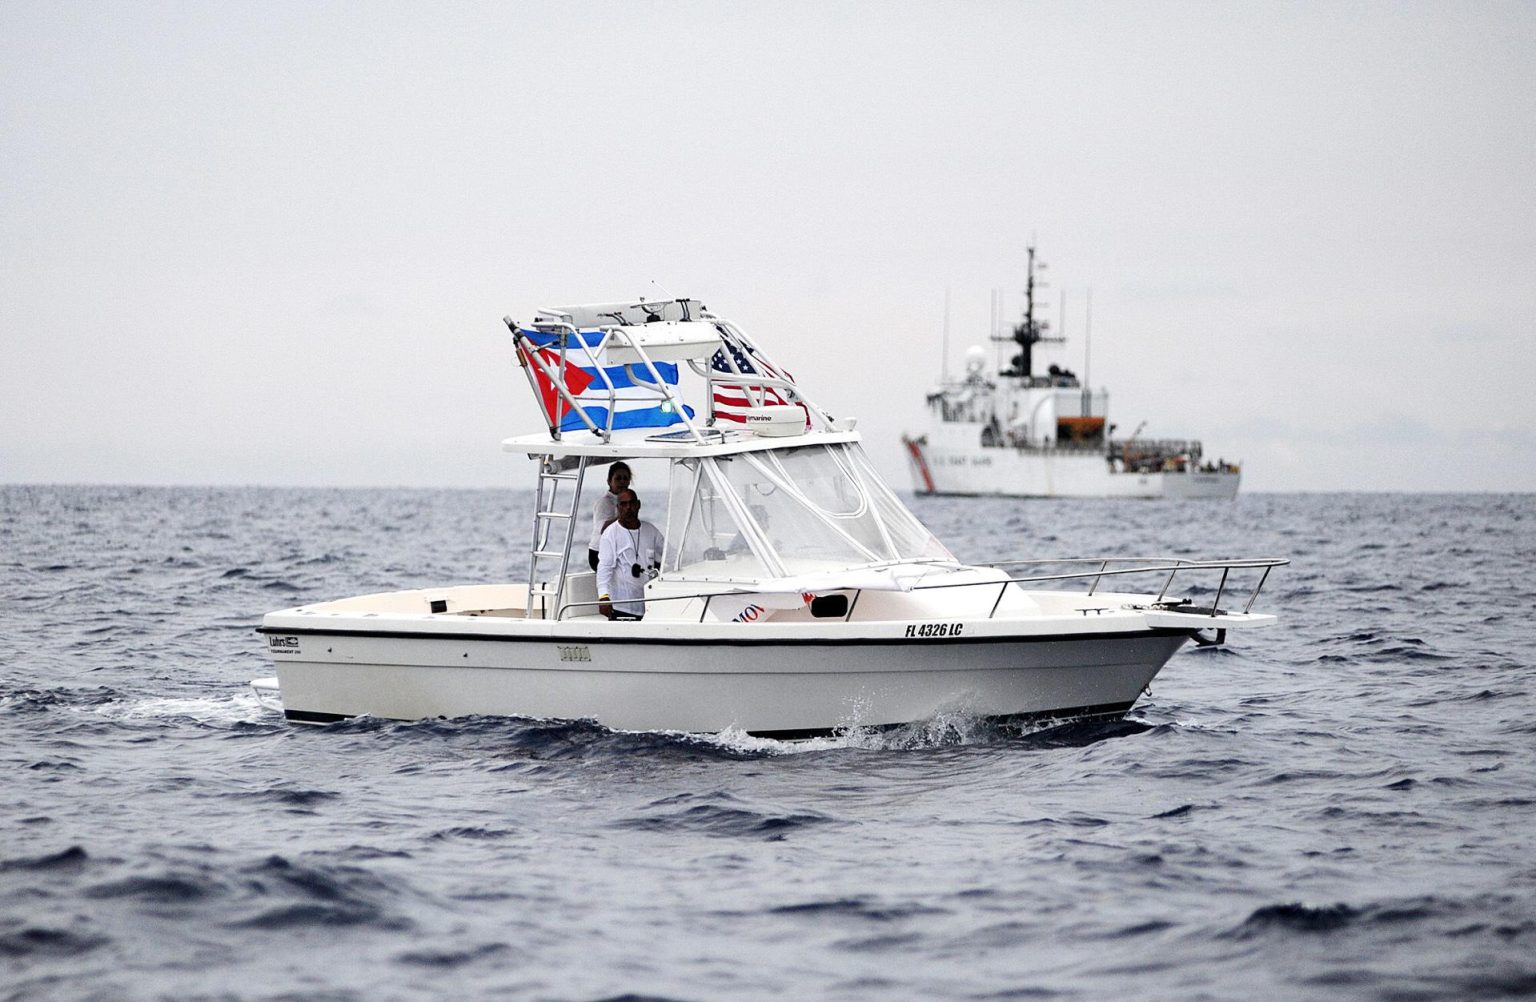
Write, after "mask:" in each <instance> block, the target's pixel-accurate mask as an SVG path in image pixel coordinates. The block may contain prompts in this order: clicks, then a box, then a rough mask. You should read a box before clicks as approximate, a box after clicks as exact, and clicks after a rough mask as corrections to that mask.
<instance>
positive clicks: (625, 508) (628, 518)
mask: <svg viewBox="0 0 1536 1002" xmlns="http://www.w3.org/2000/svg"><path fill="white" fill-rule="evenodd" d="M615 503H616V504H617V506H618V509H619V524H620V525H622V526H623V527H624V528H626V529H638V528H640V496H639V495H638V494H636V493H635V492H634V491H632V490H629V489H628V488H625V489H624V490H622V491H619V493H618V494H617V495H615Z"/></svg>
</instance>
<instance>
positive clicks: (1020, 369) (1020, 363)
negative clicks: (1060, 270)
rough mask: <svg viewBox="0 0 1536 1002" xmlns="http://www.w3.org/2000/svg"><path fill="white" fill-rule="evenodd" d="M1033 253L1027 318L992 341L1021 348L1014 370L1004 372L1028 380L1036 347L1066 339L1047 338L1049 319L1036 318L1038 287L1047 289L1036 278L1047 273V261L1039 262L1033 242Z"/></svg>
mask: <svg viewBox="0 0 1536 1002" xmlns="http://www.w3.org/2000/svg"><path fill="white" fill-rule="evenodd" d="M1026 250H1027V251H1028V252H1029V268H1028V271H1027V275H1026V279H1025V285H1024V319H1023V320H1021V321H1019V322H1018V323H1017V324H1015V325H1014V327H1013V330H1012V331H1011V332H1009V333H1008V334H1006V335H1002V334H996V333H994V334H993V335H992V340H993V341H997V342H1005V341H1012V342H1013V343H1014V344H1017V345H1018V346H1019V353H1018V354H1017V355H1015V356H1014V357H1013V359H1012V364H1011V365H1010V367H1009V368H1008V369H1007V370H1005V371H1004V372H1002V373H1001V375H1004V376H1022V377H1024V378H1025V379H1028V378H1029V377H1030V376H1032V375H1034V347H1035V345H1037V344H1041V343H1049V344H1061V343H1062V342H1064V341H1065V340H1066V338H1062V337H1047V336H1046V333H1045V332H1046V331H1048V330H1050V327H1051V324H1050V321H1048V320H1036V319H1035V288H1036V287H1037V286H1038V287H1040V288H1044V287H1045V283H1044V282H1041V281H1038V280H1037V279H1036V278H1035V272H1036V271H1044V270H1045V267H1046V266H1045V262H1043V261H1041V262H1038V263H1037V262H1036V261H1035V245H1034V244H1033V243H1031V244H1030V245H1029V247H1027V248H1026Z"/></svg>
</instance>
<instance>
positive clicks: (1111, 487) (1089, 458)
mask: <svg viewBox="0 0 1536 1002" xmlns="http://www.w3.org/2000/svg"><path fill="white" fill-rule="evenodd" d="M907 453H908V456H907V458H908V465H909V467H910V469H911V473H912V488H913V490H914V491H915V492H916V493H918V494H948V495H962V496H969V497H988V496H990V497H998V496H1000V497H1040V498H1178V499H1194V498H1208V499H1218V500H1221V499H1224V500H1230V499H1232V498H1235V497H1237V490H1238V487H1239V485H1240V484H1241V482H1242V474H1241V473H1239V472H1231V471H1217V472H1209V473H1206V472H1201V471H1198V470H1185V471H1172V470H1169V471H1164V472H1159V473H1137V472H1134V471H1133V472H1118V471H1114V470H1111V469H1110V466H1109V463H1108V462H1107V461H1106V460H1105V458H1104V456H1103V455H1101V454H1099V453H1097V452H1074V451H1068V450H1061V451H1055V452H1049V451H1038V450H1036V451H1029V450H1023V449H1009V448H1003V447H995V448H981V447H966V448H955V447H948V446H945V445H943V444H936V443H926V442H923V441H922V440H917V439H908V440H907Z"/></svg>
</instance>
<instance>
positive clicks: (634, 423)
mask: <svg viewBox="0 0 1536 1002" xmlns="http://www.w3.org/2000/svg"><path fill="white" fill-rule="evenodd" d="M521 333H522V334H523V337H522V338H519V339H518V341H517V350H518V352H519V353H520V354H522V355H523V356H524V359H525V360H526V361H527V362H528V363H529V365H528V369H529V371H530V372H532V373H533V377H534V382H535V384H536V385H537V386H538V391H539V403H540V404H541V405H542V406H543V408H544V416H545V419H546V420H548V421H549V423H550V424H554V421H555V415H557V414H558V415H560V430H561V431H585V430H587V425H586V422H584V421H582V419H581V415H580V414H578V413H577V412H576V411H575V410H574V409H573V408H572V407H571V405H570V403H569V402H568V401H566V400H564V399H563V398H562V397H561V396H560V393H559V391H558V390H557V389H556V388H555V383H554V382H553V381H552V380H551V379H550V377H549V375H548V374H546V371H547V372H548V373H553V374H555V376H556V377H557V378H558V379H559V381H560V383H561V384H562V385H563V386H564V387H565V389H566V391H567V392H568V393H570V395H571V396H572V397H574V398H575V399H576V403H577V404H578V405H579V406H580V407H581V409H582V410H583V411H584V412H585V413H586V415H587V419H588V420H590V421H591V422H592V423H593V424H595V425H597V427H599V428H609V427H611V428H612V429H613V430H615V431H618V430H620V429H624V428H665V427H667V426H668V425H674V424H678V423H679V422H681V421H682V420H683V418H682V415H680V414H679V413H678V412H677V410H676V409H675V408H674V407H673V406H672V405H671V403H669V402H668V401H667V399H666V395H665V394H664V393H663V392H662V388H661V386H660V385H659V384H657V383H656V382H654V381H653V380H652V378H651V374H650V371H649V370H648V369H646V367H645V366H643V365H602V366H601V375H600V374H599V364H600V363H601V362H602V357H601V352H599V351H597V350H596V349H597V346H598V345H600V344H601V343H602V340H603V334H602V333H601V332H600V331H582V332H580V333H579V334H578V335H577V337H578V338H579V339H580V341H581V345H585V346H586V347H585V350H584V349H583V348H582V347H581V346H579V345H576V344H572V345H571V346H570V347H569V348H568V349H567V351H566V352H565V360H564V361H563V362H562V361H561V358H560V350H559V340H560V339H559V335H556V334H544V333H541V332H539V331H521ZM534 359H538V360H539V361H540V362H542V363H543V367H542V368H541V367H540V366H538V365H534V364H532V361H533V360H534ZM573 360H574V361H573ZM576 362H591V363H598V364H590V365H578V364H576ZM655 365H656V372H657V374H658V375H660V376H661V378H662V381H663V383H665V384H666V386H667V388H668V389H669V390H671V391H673V396H674V397H675V396H676V392H675V391H676V388H677V366H676V364H674V363H671V362H657V363H655ZM604 375H606V376H607V377H608V378H607V381H606V382H605V381H604V380H603V376H604ZM610 384H611V385H612V387H613V391H612V393H611V394H610V392H609V385H610ZM610 404H612V406H613V411H614V413H613V424H612V425H610V424H609V423H608V408H609V405H610ZM686 410H687V411H688V416H689V417H692V416H693V409H692V408H686Z"/></svg>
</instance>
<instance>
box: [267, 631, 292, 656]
mask: <svg viewBox="0 0 1536 1002" xmlns="http://www.w3.org/2000/svg"><path fill="white" fill-rule="evenodd" d="M267 650H268V651H269V652H271V653H273V654H297V653H299V638H298V637H293V636H278V635H276V634H268V636H267Z"/></svg>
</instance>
